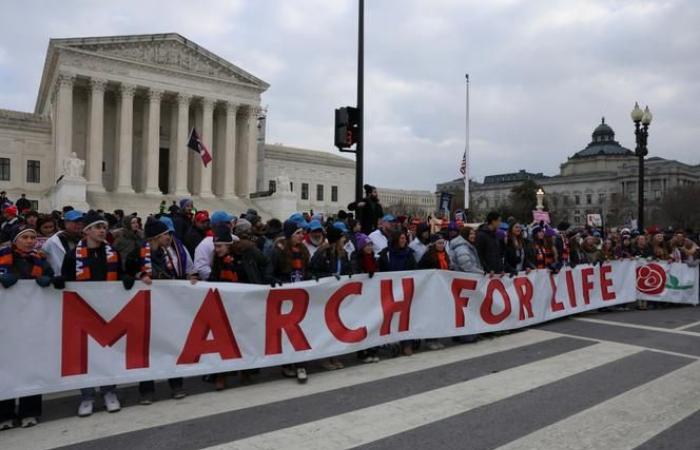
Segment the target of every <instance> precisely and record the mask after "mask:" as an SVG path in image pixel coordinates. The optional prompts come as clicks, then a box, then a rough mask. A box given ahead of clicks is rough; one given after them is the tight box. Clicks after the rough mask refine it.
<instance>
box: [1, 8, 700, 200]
mask: <svg viewBox="0 0 700 450" xmlns="http://www.w3.org/2000/svg"><path fill="white" fill-rule="evenodd" d="M366 3H367V5H366V10H365V17H366V30H365V49H366V56H365V108H366V109H365V111H366V112H365V126H366V132H365V151H366V157H365V161H366V170H365V174H366V175H365V179H366V181H368V182H370V183H372V184H376V185H379V186H383V187H396V188H405V189H430V190H434V189H435V183H436V182H440V181H446V180H450V179H453V178H456V177H458V176H459V174H458V171H457V170H458V166H459V161H460V159H461V156H462V152H463V149H464V140H465V137H464V136H465V83H464V74H465V73H469V74H470V78H471V170H472V172H471V173H472V176H473V177H474V178H476V179H479V180H480V179H482V178H483V176H484V175H489V174H495V173H504V172H511V171H516V170H518V169H526V170H529V171H534V172H544V173H545V174H555V173H556V172H557V171H558V168H559V164H560V163H562V162H563V161H565V160H566V158H567V157H568V156H571V155H572V154H573V153H575V152H576V151H578V150H580V149H582V148H584V147H585V146H586V144H587V143H588V142H589V141H590V134H591V132H592V131H593V128H594V127H595V126H596V125H597V124H598V123H600V118H601V116H605V117H606V122H607V123H608V124H610V125H611V126H612V127H613V129H614V130H615V132H616V134H617V135H616V137H617V140H618V141H620V142H621V143H622V145H624V146H626V147H628V148H634V135H633V125H632V122H631V121H630V118H629V112H630V110H631V109H632V106H633V105H634V102H635V100H638V101H639V102H640V104H642V106H643V105H644V104H649V106H650V107H651V109H652V112H653V113H654V122H653V123H652V126H651V130H650V137H649V147H650V153H651V155H652V156H654V155H656V156H661V157H665V158H673V159H678V160H680V161H683V162H687V163H691V164H698V163H700V145H698V141H699V140H700V103H699V102H700V25H699V24H700V2H698V1H696V0H668V1H666V0H653V1H649V0H629V1H624V0H620V1H602V0H601V1H596V0H585V1H577V0H551V1H543V0H542V1H534V0H489V1H483V0H478V1H471V0H368V1H367V2H366ZM170 31H173V32H178V33H180V34H182V35H183V36H185V37H186V38H188V39H190V40H192V41H194V42H196V43H197V44H199V45H202V46H204V47H206V48H207V49H209V50H211V51H212V52H214V53H216V54H218V55H220V56H222V57H223V58H225V59H227V60H229V61H231V62H232V63H234V64H237V65H238V66H240V67H242V68H243V69H245V70H247V71H249V72H251V73H253V74H254V75H256V76H258V77H259V78H262V79H263V80H265V81H267V82H268V83H270V84H271V87H270V89H269V90H268V91H267V92H266V93H265V94H263V105H267V106H268V107H269V114H268V118H269V120H268V135H267V140H268V142H270V143H284V144H286V145H293V146H300V147H305V148H311V149H317V150H325V151H335V152H337V150H335V149H334V148H333V138H332V127H333V110H334V108H336V107H338V106H341V105H353V104H354V103H355V98H356V97H355V96H356V93H355V92H356V91H355V88H356V85H355V83H356V52H357V50H356V48H357V47H356V42H357V3H356V2H355V1H352V0H279V1H273V0H262V1H253V0H248V1H242V0H220V1H208V0H199V1H192V0H177V1H174V0H167V1H165V0H164V1H151V0H149V1H143V0H139V1H133V0H121V1H119V2H102V1H99V2H98V1H89V0H83V1H74V0H61V1H60V2H58V1H49V0H46V1H28V0H24V1H13V0H4V1H3V6H2V15H0V108H6V109H15V110H20V111H32V110H33V108H34V103H35V101H36V95H37V91H38V86H39V81H40V78H41V71H42V67H43V64H44V58H45V56H46V47H47V45H48V40H49V39H50V38H52V37H83V36H104V35H119V34H140V33H160V32H170Z"/></svg>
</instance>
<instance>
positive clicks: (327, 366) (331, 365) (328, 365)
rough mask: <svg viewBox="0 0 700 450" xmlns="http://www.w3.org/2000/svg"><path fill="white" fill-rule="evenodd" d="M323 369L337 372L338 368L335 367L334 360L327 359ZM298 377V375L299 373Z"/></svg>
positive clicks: (322, 364) (322, 365) (323, 363)
mask: <svg viewBox="0 0 700 450" xmlns="http://www.w3.org/2000/svg"><path fill="white" fill-rule="evenodd" d="M321 367H323V368H324V369H326V370H335V369H337V367H336V366H335V363H334V362H333V359H332V358H331V359H326V360H325V361H323V362H322V363H321ZM297 375H298V373H297Z"/></svg>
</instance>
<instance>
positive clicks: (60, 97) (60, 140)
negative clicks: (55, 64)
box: [55, 73, 75, 177]
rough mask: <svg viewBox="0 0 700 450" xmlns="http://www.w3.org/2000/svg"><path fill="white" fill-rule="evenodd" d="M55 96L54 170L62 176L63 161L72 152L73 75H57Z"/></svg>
mask: <svg viewBox="0 0 700 450" xmlns="http://www.w3.org/2000/svg"><path fill="white" fill-rule="evenodd" d="M56 81H57V91H58V93H57V94H56V118H55V121H56V169H57V173H58V174H59V176H60V175H61V174H62V170H63V169H62V167H63V160H64V159H66V158H68V157H70V154H71V152H72V151H73V83H74V82H75V75H71V74H66V73H59V74H58V78H57V80H56ZM57 177H58V176H57Z"/></svg>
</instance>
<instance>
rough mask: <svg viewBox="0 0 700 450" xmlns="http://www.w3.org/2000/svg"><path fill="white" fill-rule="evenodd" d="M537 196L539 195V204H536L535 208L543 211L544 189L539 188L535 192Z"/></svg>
mask: <svg viewBox="0 0 700 450" xmlns="http://www.w3.org/2000/svg"><path fill="white" fill-rule="evenodd" d="M535 197H537V206H535V209H536V210H537V211H542V210H543V209H544V203H543V201H544V191H543V190H542V188H539V189H537V192H535Z"/></svg>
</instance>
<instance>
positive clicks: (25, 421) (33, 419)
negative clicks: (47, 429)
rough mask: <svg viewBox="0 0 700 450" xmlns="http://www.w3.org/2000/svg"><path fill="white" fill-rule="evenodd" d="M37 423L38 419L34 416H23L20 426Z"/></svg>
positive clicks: (29, 425) (26, 426)
mask: <svg viewBox="0 0 700 450" xmlns="http://www.w3.org/2000/svg"><path fill="white" fill-rule="evenodd" d="M37 424H39V421H38V420H37V418H36V417H25V418H24V419H22V428H29V427H33V426H34V425H37Z"/></svg>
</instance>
